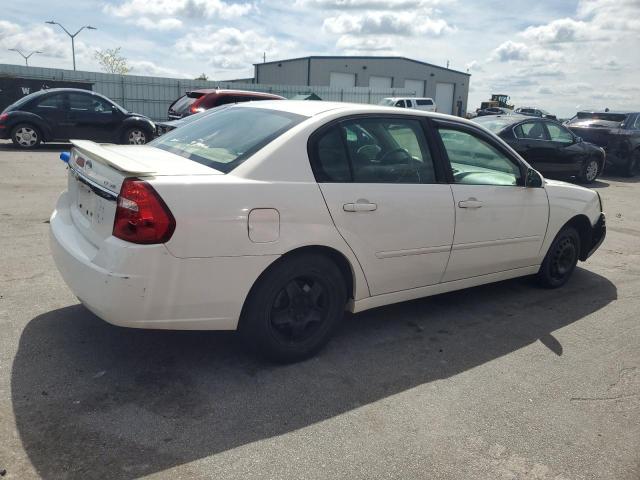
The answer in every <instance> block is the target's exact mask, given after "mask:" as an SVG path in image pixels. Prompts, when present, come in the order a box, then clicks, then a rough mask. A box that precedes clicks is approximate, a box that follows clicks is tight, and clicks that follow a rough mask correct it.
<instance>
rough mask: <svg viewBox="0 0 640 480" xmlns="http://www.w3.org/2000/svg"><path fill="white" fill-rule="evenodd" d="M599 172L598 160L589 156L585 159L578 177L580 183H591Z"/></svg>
mask: <svg viewBox="0 0 640 480" xmlns="http://www.w3.org/2000/svg"><path fill="white" fill-rule="evenodd" d="M599 174H600V162H598V159H597V158H595V157H589V158H587V159H586V160H585V162H584V165H583V166H582V170H581V171H580V175H578V179H579V180H580V183H593V182H595V181H596V179H597V178H598V175H599Z"/></svg>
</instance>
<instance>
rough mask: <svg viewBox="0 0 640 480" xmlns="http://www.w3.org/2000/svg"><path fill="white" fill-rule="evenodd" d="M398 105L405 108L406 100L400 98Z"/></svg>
mask: <svg viewBox="0 0 640 480" xmlns="http://www.w3.org/2000/svg"><path fill="white" fill-rule="evenodd" d="M396 107H401V108H404V107H405V104H404V100H398V101H397V102H396Z"/></svg>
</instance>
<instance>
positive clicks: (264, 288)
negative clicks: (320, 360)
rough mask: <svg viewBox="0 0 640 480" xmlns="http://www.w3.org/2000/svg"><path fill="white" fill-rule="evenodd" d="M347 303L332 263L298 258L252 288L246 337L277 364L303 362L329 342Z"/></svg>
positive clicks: (309, 256)
mask: <svg viewBox="0 0 640 480" xmlns="http://www.w3.org/2000/svg"><path fill="white" fill-rule="evenodd" d="M346 302H347V294H346V286H345V282H344V279H343V277H342V274H341V272H340V270H339V269H338V267H337V266H336V265H335V263H334V262H333V261H332V260H330V259H329V258H327V257H325V256H322V255H318V254H300V255H296V256H293V257H291V258H288V259H285V260H283V261H282V262H280V263H278V264H276V265H275V266H273V267H272V268H271V269H270V270H269V271H268V272H267V273H266V274H265V275H264V276H263V277H262V278H261V279H260V281H259V283H258V284H257V285H256V286H255V287H254V288H253V289H252V291H251V294H250V297H249V298H248V300H247V306H246V308H245V311H244V312H243V318H242V320H241V322H240V333H241V334H242V336H243V337H244V339H245V341H246V343H247V344H248V345H249V346H250V347H252V348H255V349H257V350H258V351H259V352H260V353H261V354H263V355H264V356H266V357H267V358H269V359H271V360H275V361H279V362H294V361H298V360H302V359H304V358H308V357H310V356H312V355H313V354H315V353H316V352H318V351H319V350H320V349H321V348H322V347H323V346H324V345H325V344H326V343H327V342H328V341H329V339H330V338H331V336H332V334H333V332H334V329H335V327H336V326H337V325H338V323H339V322H340V320H341V319H342V317H343V315H344V307H345V304H346Z"/></svg>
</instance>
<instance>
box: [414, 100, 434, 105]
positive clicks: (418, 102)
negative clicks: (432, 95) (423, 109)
mask: <svg viewBox="0 0 640 480" xmlns="http://www.w3.org/2000/svg"><path fill="white" fill-rule="evenodd" d="M416 103H417V104H418V105H433V102H432V101H431V100H428V99H418V100H416Z"/></svg>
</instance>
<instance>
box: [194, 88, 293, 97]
mask: <svg viewBox="0 0 640 480" xmlns="http://www.w3.org/2000/svg"><path fill="white" fill-rule="evenodd" d="M189 92H197V93H204V94H205V95H210V94H212V93H214V94H221V95H238V96H247V97H269V98H284V97H281V96H280V95H276V94H275V93H269V92H254V91H251V90H230V89H224V88H198V89H194V90H189Z"/></svg>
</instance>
